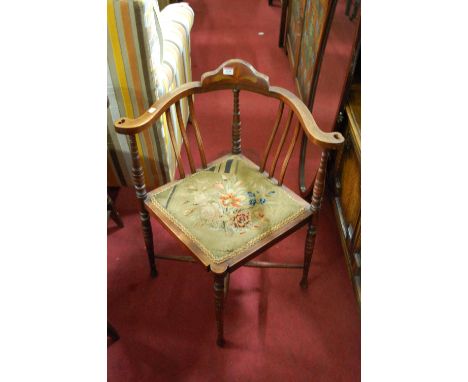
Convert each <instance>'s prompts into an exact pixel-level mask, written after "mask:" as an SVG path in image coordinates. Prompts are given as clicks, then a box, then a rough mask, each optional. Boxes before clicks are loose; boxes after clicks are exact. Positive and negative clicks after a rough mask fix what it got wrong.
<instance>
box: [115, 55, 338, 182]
mask: <svg viewBox="0 0 468 382" xmlns="http://www.w3.org/2000/svg"><path fill="white" fill-rule="evenodd" d="M223 89H231V90H232V92H233V99H234V102H233V121H232V153H233V154H241V152H242V150H241V120H240V109H239V94H240V91H241V90H242V91H249V92H254V93H258V94H262V95H264V96H268V97H272V98H276V99H278V100H279V105H278V111H277V114H276V119H275V124H274V126H273V130H272V133H271V135H270V137H269V140H268V142H267V144H266V148H265V151H264V155H263V158H262V161H261V164H260V169H259V170H260V172H264V171H267V174H268V176H269V177H270V178H272V177H274V176H275V173H277V169H279V173H278V174H277V180H278V184H279V185H281V184H282V183H283V180H284V177H285V174H286V169H287V167H288V164H289V160H290V159H291V155H292V153H293V150H294V146H295V144H296V142H297V140H298V138H299V136H300V135H301V134H305V136H306V137H307V138H308V139H309V140H310V141H311V142H312V143H313V144H315V145H317V146H319V147H321V148H322V149H323V150H324V155H322V161H323V160H326V150H327V149H336V148H338V147H339V146H340V145H341V144H342V143H343V142H344V138H343V136H342V135H341V134H340V133H337V132H332V133H325V132H323V131H322V130H320V128H319V127H318V126H317V124H316V122H315V121H314V118H313V117H312V114H311V113H310V111H309V110H308V109H307V106H306V105H305V104H304V103H303V102H302V101H301V100H300V99H299V98H298V97H297V96H295V95H294V94H293V93H291V92H290V91H288V90H286V89H283V88H280V87H276V86H270V84H269V79H268V77H267V76H266V75H264V74H262V73H259V72H257V71H256V70H255V68H254V67H253V66H252V65H251V64H249V63H248V62H246V61H243V60H240V59H232V60H228V61H226V62H224V63H223V64H222V65H220V66H219V67H218V68H217V69H215V70H213V71H210V72H207V73H205V74H203V75H202V77H201V80H200V81H195V82H189V83H186V84H184V85H182V86H179V87H178V88H176V89H174V90H173V91H171V92H169V93H167V94H166V95H164V96H163V97H161V98H160V99H159V100H158V101H156V102H155V103H154V104H153V105H152V106H151V107H150V108H149V109H148V110H147V111H146V112H145V113H144V114H143V115H141V116H140V117H138V118H136V119H131V118H121V119H119V120H118V121H116V122H115V129H116V131H117V132H118V133H121V134H127V135H131V136H132V135H133V136H134V135H135V134H137V133H139V132H142V131H144V130H145V129H147V128H148V127H150V126H151V125H152V124H153V123H154V122H155V121H156V120H157V119H158V118H161V117H162V116H163V115H165V117H166V119H167V122H168V130H169V135H170V140H171V145H172V149H173V151H174V155H175V158H176V161H177V167H178V170H179V174H180V177H181V178H184V177H185V169H184V167H183V163H182V160H181V156H180V151H179V150H178V148H177V144H176V140H175V136H174V126H173V123H172V118H171V108H175V113H176V116H177V121H178V126H179V129H180V132H181V136H182V140H183V145H184V147H185V150H186V153H187V158H188V162H189V167H190V172H191V173H192V174H193V173H194V172H195V171H196V168H195V162H194V159H193V154H192V152H191V148H190V144H189V141H188V137H187V131H186V126H185V124H184V121H183V118H182V113H181V100H182V99H183V98H187V99H188V105H189V112H190V121H191V123H192V125H193V128H194V133H195V138H196V140H197V146H198V150H199V154H200V159H201V163H202V167H203V168H206V166H207V162H206V154H205V150H204V146H203V141H202V138H201V134H200V129H199V125H198V122H197V118H196V114H195V108H194V104H193V95H194V94H201V93H207V92H211V91H216V90H223ZM285 107H286V108H287V109H288V115H287V118H286V126H285V127H284V129H283V132H282V133H281V136H280V140H279V144H278V146H277V148H276V150H272V146H273V141H274V140H275V137H276V135H277V133H278V131H279V130H280V129H279V127H280V124H281V120H282V115H283V113H284V111H285ZM293 121H294V122H293ZM291 126H294V128H293V132H292V138H291V141H290V142H289V144H288V145H287V150H286V153H285V156H284V159H283V162H282V164H281V166H280V167H278V161H279V158H280V155H281V152H282V151H283V148H284V146H285V144H286V138H287V136H288V133H289V131H290V129H291ZM272 152H274V155H273V157H272V160H271V164H270V167H269V169H266V165H267V162H268V159H269V157H270V153H272ZM323 166H324V163H321V167H323Z"/></svg>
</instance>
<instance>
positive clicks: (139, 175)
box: [129, 134, 158, 277]
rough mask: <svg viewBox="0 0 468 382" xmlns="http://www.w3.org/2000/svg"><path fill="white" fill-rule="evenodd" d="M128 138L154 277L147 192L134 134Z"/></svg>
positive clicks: (151, 233) (147, 251) (154, 266)
mask: <svg viewBox="0 0 468 382" xmlns="http://www.w3.org/2000/svg"><path fill="white" fill-rule="evenodd" d="M129 140H130V152H131V156H132V178H133V184H134V187H135V192H136V197H137V199H138V202H139V209H140V211H139V212H140V221H141V227H142V229H143V238H144V239H145V246H146V253H147V254H148V261H149V264H150V269H151V277H156V276H157V275H158V271H157V270H156V264H155V260H154V244H153V230H152V229H151V221H150V217H149V214H148V211H147V210H146V207H145V199H146V195H147V194H146V187H145V180H144V177H143V168H142V167H141V162H140V155H139V154H138V146H137V141H136V135H134V134H131V135H130V136H129Z"/></svg>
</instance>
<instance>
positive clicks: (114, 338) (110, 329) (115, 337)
mask: <svg viewBox="0 0 468 382" xmlns="http://www.w3.org/2000/svg"><path fill="white" fill-rule="evenodd" d="M107 337H110V338H111V339H112V341H117V340H118V339H119V338H120V336H119V333H117V330H115V328H114V327H113V326H112V325H111V323H110V322H109V321H107Z"/></svg>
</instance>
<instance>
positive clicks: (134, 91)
mask: <svg viewBox="0 0 468 382" xmlns="http://www.w3.org/2000/svg"><path fill="white" fill-rule="evenodd" d="M164 3H165V2H164ZM161 4H163V2H161ZM193 19H194V13H193V10H192V8H191V7H190V6H189V5H188V4H187V3H177V4H169V5H167V6H165V7H164V9H162V10H160V8H159V4H158V1H157V0H108V1H107V38H108V41H107V96H108V99H109V103H110V106H109V108H108V111H107V166H108V169H107V174H108V178H107V183H108V186H125V185H128V186H129V185H132V178H131V168H132V165H131V156H130V146H129V144H128V141H127V139H126V137H124V136H122V135H118V134H116V133H115V129H114V127H113V123H114V121H115V120H117V119H119V118H120V117H122V116H127V117H129V116H130V117H137V116H139V115H140V114H142V113H143V112H145V111H146V110H147V109H148V108H149V107H150V106H151V105H152V104H153V103H154V102H155V101H156V100H157V99H159V98H160V97H161V96H163V95H164V94H166V93H167V92H169V91H170V90H172V89H173V88H175V87H177V86H179V85H181V84H184V83H186V82H190V81H191V80H192V69H191V63H190V31H191V28H192V25H193ZM181 109H182V116H183V119H184V122H185V123H186V122H187V120H188V117H189V111H188V105H187V102H185V103H183V104H182V106H181ZM172 126H174V130H175V135H176V141H177V146H178V147H179V148H180V145H181V143H182V140H181V137H180V133H179V131H180V130H179V128H178V122H177V116H176V114H175V112H174V113H173V115H172ZM137 143H138V151H139V153H140V158H142V162H143V163H142V165H143V167H144V173H145V182H146V184H147V185H148V186H149V187H154V186H158V185H161V184H164V183H166V182H168V181H169V180H170V179H171V178H172V177H173V175H174V172H175V162H176V161H175V158H174V153H173V151H172V149H171V146H170V144H171V143H170V140H169V132H168V124H167V121H166V119H165V118H161V119H160V120H159V121H158V122H157V123H156V124H155V125H154V126H153V127H152V128H151V129H148V130H147V131H145V132H144V133H141V134H138V137H137Z"/></svg>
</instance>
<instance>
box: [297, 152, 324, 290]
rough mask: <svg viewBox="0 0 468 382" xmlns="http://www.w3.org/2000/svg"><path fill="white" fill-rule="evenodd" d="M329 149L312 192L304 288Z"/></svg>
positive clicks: (321, 163)
mask: <svg viewBox="0 0 468 382" xmlns="http://www.w3.org/2000/svg"><path fill="white" fill-rule="evenodd" d="M327 161H328V151H327V150H324V151H323V153H322V157H321V158H320V166H319V169H318V171H317V175H316V178H315V182H314V189H313V193H312V203H311V204H310V208H311V209H312V211H313V215H312V217H311V220H310V223H309V228H308V230H307V237H306V244H305V250H304V268H303V271H302V279H301V282H300V283H299V285H300V286H301V288H302V289H307V286H308V281H307V276H308V275H309V268H310V263H311V261H312V253H313V252H314V246H315V237H316V235H317V225H318V214H319V211H320V207H321V204H322V197H323V190H324V188H325V187H324V186H325V176H326V172H327Z"/></svg>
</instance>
